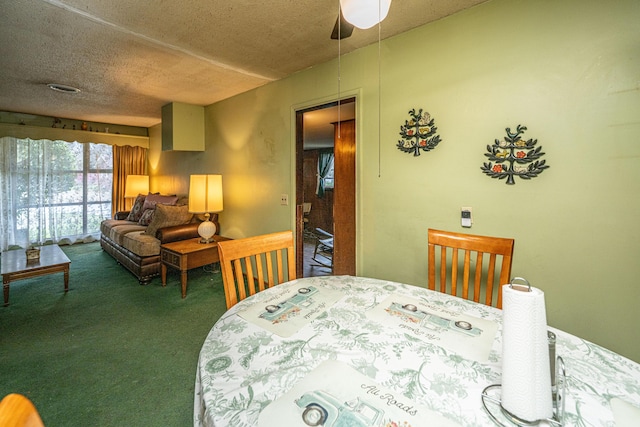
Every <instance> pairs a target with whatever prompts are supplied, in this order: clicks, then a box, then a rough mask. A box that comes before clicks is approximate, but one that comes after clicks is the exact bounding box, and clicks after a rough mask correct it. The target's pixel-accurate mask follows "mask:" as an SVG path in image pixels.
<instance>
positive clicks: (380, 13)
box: [340, 0, 391, 30]
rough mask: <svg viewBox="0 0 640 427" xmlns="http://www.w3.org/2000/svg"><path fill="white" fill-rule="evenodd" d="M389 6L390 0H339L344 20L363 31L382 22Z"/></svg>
mask: <svg viewBox="0 0 640 427" xmlns="http://www.w3.org/2000/svg"><path fill="white" fill-rule="evenodd" d="M390 6H391V0H340V7H341V8H342V15H343V16H344V19H346V20H347V21H348V22H350V23H351V24H353V25H355V26H356V27H358V28H361V29H363V30H365V29H367V28H371V27H373V26H374V25H376V24H377V23H378V22H382V21H383V20H384V18H386V17H387V14H388V13H389V7H390Z"/></svg>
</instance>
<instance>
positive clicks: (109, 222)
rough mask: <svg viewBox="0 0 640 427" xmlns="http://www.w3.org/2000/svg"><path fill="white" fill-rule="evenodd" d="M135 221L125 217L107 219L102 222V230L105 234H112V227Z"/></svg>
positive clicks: (130, 223) (132, 223) (131, 223)
mask: <svg viewBox="0 0 640 427" xmlns="http://www.w3.org/2000/svg"><path fill="white" fill-rule="evenodd" d="M134 224H136V223H135V222H131V221H127V220H124V219H105V220H104V221H102V222H101V223H100V232H101V233H102V234H104V235H105V236H110V234H111V229H112V228H113V227H117V226H119V225H134Z"/></svg>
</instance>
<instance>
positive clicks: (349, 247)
mask: <svg viewBox="0 0 640 427" xmlns="http://www.w3.org/2000/svg"><path fill="white" fill-rule="evenodd" d="M334 143H335V146H334V149H333V152H334V155H335V160H334V178H335V188H334V191H333V193H334V195H333V197H334V200H333V202H334V203H333V206H334V209H333V222H334V227H333V228H334V233H333V235H334V237H333V246H334V247H333V274H334V275H344V274H348V275H355V274H356V191H355V189H356V122H355V120H347V121H343V122H340V129H339V130H338V124H336V125H335V136H334Z"/></svg>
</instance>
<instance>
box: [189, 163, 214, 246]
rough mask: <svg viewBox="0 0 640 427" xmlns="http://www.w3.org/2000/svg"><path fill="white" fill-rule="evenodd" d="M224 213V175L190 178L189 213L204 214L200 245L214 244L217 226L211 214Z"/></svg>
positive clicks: (199, 227) (193, 176)
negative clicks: (211, 218) (211, 219)
mask: <svg viewBox="0 0 640 427" xmlns="http://www.w3.org/2000/svg"><path fill="white" fill-rule="evenodd" d="M220 211H222V175H191V176H190V178H189V212H191V213H196V214H204V217H205V220H204V221H203V222H202V223H201V224H200V226H198V234H199V235H200V243H211V242H213V235H214V234H216V225H215V224H214V223H213V222H211V221H210V220H209V217H210V216H211V214H210V213H211V212H220Z"/></svg>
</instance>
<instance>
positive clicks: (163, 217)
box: [145, 204, 193, 237]
mask: <svg viewBox="0 0 640 427" xmlns="http://www.w3.org/2000/svg"><path fill="white" fill-rule="evenodd" d="M191 218H193V214H192V213H190V212H189V206H188V205H182V206H169V205H161V204H157V205H156V211H155V213H154V214H153V220H151V223H150V224H149V225H148V226H147V230H146V231H145V234H147V235H149V236H153V237H155V235H156V231H158V229H159V228H164V227H171V226H174V225H182V224H188V223H189V222H191Z"/></svg>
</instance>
